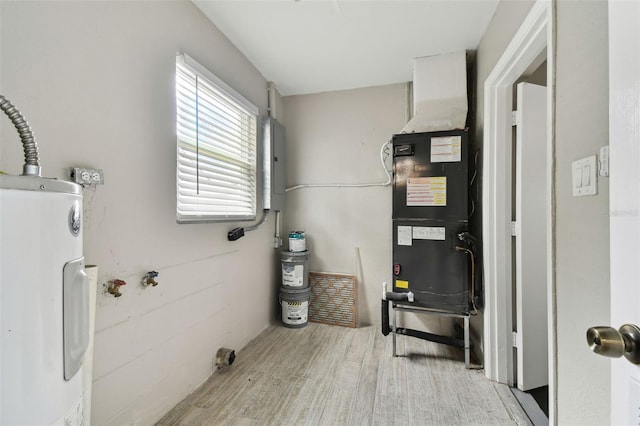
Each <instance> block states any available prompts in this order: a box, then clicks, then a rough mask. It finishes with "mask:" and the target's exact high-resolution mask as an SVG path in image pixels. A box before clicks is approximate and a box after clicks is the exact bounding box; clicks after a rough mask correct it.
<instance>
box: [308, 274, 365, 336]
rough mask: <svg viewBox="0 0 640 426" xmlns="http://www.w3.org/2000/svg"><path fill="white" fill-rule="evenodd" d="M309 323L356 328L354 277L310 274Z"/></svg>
mask: <svg viewBox="0 0 640 426" xmlns="http://www.w3.org/2000/svg"><path fill="white" fill-rule="evenodd" d="M309 286H310V287H311V297H310V300H309V321H313V322H319V323H323V324H331V325H340V326H343V327H352V328H355V327H356V315H357V309H356V307H357V304H356V277H355V276H354V275H347V274H329V273H324V272H310V273H309Z"/></svg>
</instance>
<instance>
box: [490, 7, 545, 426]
mask: <svg viewBox="0 0 640 426" xmlns="http://www.w3.org/2000/svg"><path fill="white" fill-rule="evenodd" d="M552 13H553V8H552V2H551V1H549V0H538V1H536V3H535V4H534V5H533V7H532V8H531V11H530V12H529V14H528V15H527V17H526V18H525V20H524V21H523V23H522V25H521V26H520V28H519V29H518V31H517V32H516V34H515V35H514V37H513V39H512V40H511V43H509V45H508V46H507V48H506V49H505V51H504V53H503V54H502V57H501V58H500V60H499V61H498V62H497V63H496V65H495V67H494V69H493V71H492V72H491V74H489V77H487V79H486V81H485V83H484V89H485V90H484V93H485V98H484V111H485V113H484V115H485V123H484V147H483V157H484V158H483V162H484V164H483V190H482V199H483V201H484V203H483V250H484V254H485V255H484V282H485V311H484V325H485V326H484V339H483V340H484V366H485V375H486V376H487V377H488V378H489V379H491V380H494V381H498V382H501V383H507V384H509V385H513V382H514V379H513V360H512V358H513V357H512V347H513V342H512V339H513V333H512V331H513V324H512V319H511V314H512V291H511V279H512V267H511V220H512V217H511V205H512V200H511V198H512V196H511V173H512V172H511V168H510V166H511V162H512V160H511V154H512V151H511V149H512V148H511V139H512V128H511V123H512V107H513V105H512V102H513V84H514V83H515V82H516V80H517V79H518V78H519V77H520V76H521V75H522V74H523V73H524V72H525V71H526V70H527V68H528V67H529V66H530V65H531V64H532V63H533V62H534V61H535V60H536V58H538V56H539V55H540V54H541V53H542V52H543V51H544V49H545V48H547V77H548V81H549V84H548V85H547V107H548V108H547V114H548V116H547V119H548V123H549V126H548V131H547V176H548V182H549V185H550V188H549V191H548V193H549V194H550V195H549V197H548V199H547V212H548V214H549V219H550V220H549V221H548V222H549V228H548V229H547V248H548V270H547V275H548V277H549V281H548V282H549V288H548V294H549V296H548V303H549V309H548V312H549V353H550V362H549V370H550V371H549V395H550V398H549V399H550V407H549V408H550V413H549V414H550V416H549V420H550V423H551V424H554V423H555V413H556V407H555V406H556V402H555V400H556V397H555V395H556V389H555V387H556V383H555V365H556V364H555V361H554V362H552V360H555V353H556V342H555V338H554V336H555V310H554V309H553V306H554V303H553V301H554V298H555V291H554V289H555V277H554V274H553V265H554V262H553V249H554V247H553V226H554V225H553V223H554V219H553V195H552V194H553V191H552V190H553V181H552V179H553V127H554V126H553V115H554V109H553V96H554V93H555V87H554V80H553V78H552V76H553V69H554V68H553V67H554V64H553V54H552V50H553V48H554V46H553V43H552V30H553V28H552V26H553V25H552V23H553V19H552V17H553V16H552ZM507 166H509V168H508V167H507Z"/></svg>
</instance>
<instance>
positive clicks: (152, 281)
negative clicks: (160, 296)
mask: <svg viewBox="0 0 640 426" xmlns="http://www.w3.org/2000/svg"><path fill="white" fill-rule="evenodd" d="M158 275H159V274H158V272H156V271H149V272H147V273H146V274H145V276H144V277H142V285H143V286H145V287H148V286H152V287H155V286H157V285H158V282H157V281H156V278H157V277H158Z"/></svg>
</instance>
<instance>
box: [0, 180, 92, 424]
mask: <svg viewBox="0 0 640 426" xmlns="http://www.w3.org/2000/svg"><path fill="white" fill-rule="evenodd" d="M81 217H82V191H81V187H80V186H79V185H77V184H75V183H71V182H64V181H59V180H56V179H47V178H42V177H39V176H9V175H0V308H1V310H0V382H1V387H0V401H1V404H0V424H2V425H21V424H29V425H50V424H59V425H70V426H71V425H82V424H85V423H88V421H85V420H84V413H83V412H84V410H83V403H82V393H83V387H82V359H83V355H84V352H85V350H86V348H87V344H88V339H89V284H88V279H87V275H86V273H85V271H84V257H83V256H82V223H81Z"/></svg>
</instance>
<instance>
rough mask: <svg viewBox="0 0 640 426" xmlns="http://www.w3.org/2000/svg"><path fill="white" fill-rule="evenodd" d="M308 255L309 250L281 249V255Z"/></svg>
mask: <svg viewBox="0 0 640 426" xmlns="http://www.w3.org/2000/svg"><path fill="white" fill-rule="evenodd" d="M308 255H309V250H303V251H289V250H282V256H308Z"/></svg>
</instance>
